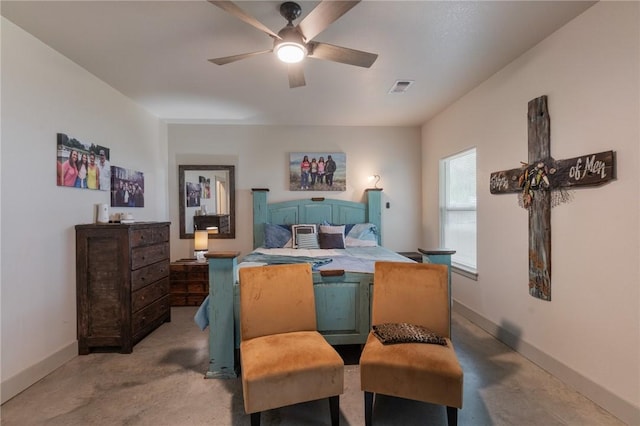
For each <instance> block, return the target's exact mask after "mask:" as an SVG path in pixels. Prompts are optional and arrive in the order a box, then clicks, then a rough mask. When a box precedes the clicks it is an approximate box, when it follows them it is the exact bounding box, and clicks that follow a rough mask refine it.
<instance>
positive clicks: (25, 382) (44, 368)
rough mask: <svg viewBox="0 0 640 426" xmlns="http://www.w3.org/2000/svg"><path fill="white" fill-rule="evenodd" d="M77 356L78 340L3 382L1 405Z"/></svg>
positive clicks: (0, 387)
mask: <svg viewBox="0 0 640 426" xmlns="http://www.w3.org/2000/svg"><path fill="white" fill-rule="evenodd" d="M76 356H78V341H77V340H76V341H74V342H73V343H70V344H69V345H67V346H65V347H63V348H62V349H60V350H59V351H57V352H54V353H53V354H51V355H49V356H48V357H46V358H45V359H43V360H42V361H40V362H37V363H35V364H34V365H32V366H30V367H27V368H26V369H24V370H22V371H21V372H19V373H18V374H16V375H15V376H13V377H9V378H8V379H6V380H3V381H2V384H0V404H4V403H5V402H7V401H8V400H10V399H11V398H13V397H14V396H16V395H18V394H19V393H20V392H22V391H23V390H25V389H27V388H28V387H29V386H31V385H33V384H34V383H36V382H37V381H38V380H40V379H42V378H43V377H45V376H47V375H48V374H50V373H51V372H52V371H54V370H55V369H57V368H59V367H61V366H62V365H64V363H66V362H67V361H69V360H70V359H72V358H74V357H76Z"/></svg>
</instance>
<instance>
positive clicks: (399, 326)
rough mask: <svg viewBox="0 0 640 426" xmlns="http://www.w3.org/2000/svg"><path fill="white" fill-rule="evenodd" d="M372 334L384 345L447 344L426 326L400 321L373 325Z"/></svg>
mask: <svg viewBox="0 0 640 426" xmlns="http://www.w3.org/2000/svg"><path fill="white" fill-rule="evenodd" d="M373 334H374V335H375V336H376V337H377V338H378V340H380V342H382V343H383V344H385V345H388V344H393V343H432V344H436V345H442V346H447V341H446V340H445V339H444V338H442V337H440V336H438V335H437V334H436V333H434V332H433V331H431V330H429V329H428V328H425V327H422V326H419V325H415V324H408V323H406V322H401V323H384V324H378V325H374V326H373Z"/></svg>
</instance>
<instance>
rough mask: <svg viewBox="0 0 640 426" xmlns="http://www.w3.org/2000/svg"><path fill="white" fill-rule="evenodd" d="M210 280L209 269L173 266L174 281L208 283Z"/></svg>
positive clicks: (172, 275) (172, 278) (172, 276)
mask: <svg viewBox="0 0 640 426" xmlns="http://www.w3.org/2000/svg"><path fill="white" fill-rule="evenodd" d="M208 279H209V269H206V268H205V269H203V268H197V269H196V268H193V267H189V268H188V269H187V267H185V266H184V265H179V266H178V267H176V266H175V265H171V280H172V281H207V280H208Z"/></svg>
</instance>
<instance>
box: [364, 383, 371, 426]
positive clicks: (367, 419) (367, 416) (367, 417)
mask: <svg viewBox="0 0 640 426" xmlns="http://www.w3.org/2000/svg"><path fill="white" fill-rule="evenodd" d="M372 417H373V392H367V391H365V392H364V424H365V426H371V425H372V422H371V421H372Z"/></svg>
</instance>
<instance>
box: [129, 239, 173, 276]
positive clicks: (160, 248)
mask: <svg viewBox="0 0 640 426" xmlns="http://www.w3.org/2000/svg"><path fill="white" fill-rule="evenodd" d="M168 258H169V243H161V244H156V245H153V246H144V247H136V248H134V249H131V269H132V270H135V269H139V268H142V267H144V266H147V265H151V264H152V263H156V262H160V261H161V260H165V259H168Z"/></svg>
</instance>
